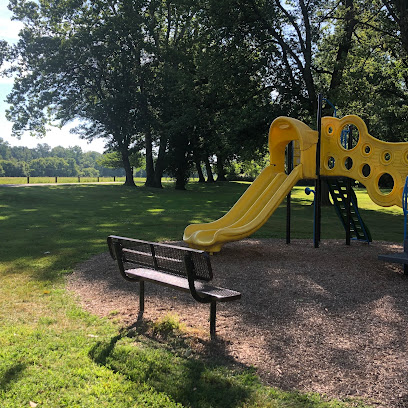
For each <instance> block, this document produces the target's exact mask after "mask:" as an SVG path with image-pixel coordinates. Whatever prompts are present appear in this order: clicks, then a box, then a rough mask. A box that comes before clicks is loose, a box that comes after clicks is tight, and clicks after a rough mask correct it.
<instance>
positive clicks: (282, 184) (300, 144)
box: [183, 116, 317, 252]
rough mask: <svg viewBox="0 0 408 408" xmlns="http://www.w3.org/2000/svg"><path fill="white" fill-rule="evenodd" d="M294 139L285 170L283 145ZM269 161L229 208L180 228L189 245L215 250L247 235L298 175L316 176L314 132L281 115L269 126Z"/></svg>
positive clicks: (208, 250) (293, 183) (254, 228)
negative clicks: (291, 164)
mask: <svg viewBox="0 0 408 408" xmlns="http://www.w3.org/2000/svg"><path fill="white" fill-rule="evenodd" d="M292 141H293V142H294V152H295V153H294V164H295V165H296V166H295V168H294V169H293V170H292V171H291V172H290V174H288V175H287V174H286V173H285V161H286V160H285V149H286V146H287V145H288V143H290V142H292ZM268 145H269V154H270V165H269V166H268V167H266V168H265V169H264V170H263V171H262V173H261V174H260V175H259V176H258V177H257V178H256V180H255V181H254V182H253V183H252V184H251V185H250V186H249V188H248V189H247V190H246V191H245V193H244V194H243V195H242V197H241V198H240V199H239V200H238V201H237V202H236V203H235V205H234V206H233V207H232V208H231V210H230V211H229V212H228V213H227V214H225V215H224V216H223V217H222V218H220V219H219V220H217V221H214V222H210V223H208V224H192V225H189V226H188V227H187V228H186V229H185V230H184V237H183V239H184V241H185V242H187V244H188V245H189V246H190V247H191V248H196V249H202V250H205V251H207V252H218V251H220V250H221V247H222V245H223V244H225V243H226V242H230V241H238V240H240V239H242V238H245V237H248V236H250V235H251V234H253V233H254V232H255V231H256V230H258V229H259V228H261V227H262V225H264V224H265V222H266V221H267V220H268V218H269V217H270V216H271V215H272V213H273V212H274V211H275V210H276V209H277V208H278V206H279V204H280V203H281V202H282V201H283V199H284V198H285V197H286V196H287V195H288V194H289V192H290V191H291V189H292V188H293V187H294V185H295V184H296V183H297V181H298V180H300V179H302V178H314V177H316V145H317V132H316V131H314V130H312V129H310V128H309V126H307V125H306V124H304V123H303V122H300V121H299V120H297V119H293V118H288V117H284V116H281V117H279V118H276V119H275V120H274V121H273V123H272V125H271V127H270V129H269V139H268Z"/></svg>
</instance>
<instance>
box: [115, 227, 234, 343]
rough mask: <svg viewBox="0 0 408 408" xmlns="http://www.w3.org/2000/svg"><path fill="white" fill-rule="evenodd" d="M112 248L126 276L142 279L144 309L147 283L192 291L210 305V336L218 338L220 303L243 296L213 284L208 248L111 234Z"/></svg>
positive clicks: (122, 273) (140, 297)
mask: <svg viewBox="0 0 408 408" xmlns="http://www.w3.org/2000/svg"><path fill="white" fill-rule="evenodd" d="M108 246H109V251H110V254H111V256H112V258H113V259H115V260H116V261H117V263H118V267H119V272H120V273H121V275H122V276H123V278H124V279H126V280H128V281H133V282H139V293H140V296H139V308H140V312H141V313H143V311H144V282H145V281H146V282H152V283H156V284H159V285H163V286H168V287H171V288H174V289H178V290H181V291H184V292H190V293H191V295H192V296H193V298H194V299H195V300H196V301H197V302H200V303H209V304H210V335H211V338H215V324H216V304H217V302H229V301H233V300H238V299H240V298H241V293H239V292H237V291H235V290H231V289H226V288H221V287H218V286H213V285H211V284H209V283H208V282H210V281H211V280H212V278H213V273H212V267H211V262H210V257H209V255H208V254H207V253H206V252H204V251H199V250H196V249H191V248H185V247H178V246H174V245H167V244H161V243H154V242H148V241H142V240H138V239H132V238H126V237H120V236H116V235H110V236H109V237H108Z"/></svg>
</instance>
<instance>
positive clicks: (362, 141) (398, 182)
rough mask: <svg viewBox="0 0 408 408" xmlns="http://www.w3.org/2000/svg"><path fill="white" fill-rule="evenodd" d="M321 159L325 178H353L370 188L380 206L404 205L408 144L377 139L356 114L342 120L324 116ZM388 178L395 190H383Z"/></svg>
mask: <svg viewBox="0 0 408 408" xmlns="http://www.w3.org/2000/svg"><path fill="white" fill-rule="evenodd" d="M350 132H351V135H352V136H350ZM320 158H321V161H320V174H321V175H322V176H334V177H338V176H344V177H350V178H352V179H355V180H358V181H359V182H360V183H362V184H364V185H365V186H366V188H367V193H368V194H369V196H370V198H371V199H372V200H373V201H374V202H375V203H376V204H378V205H380V206H382V207H389V206H391V205H398V206H399V207H401V206H402V191H403V189H404V184H405V178H406V177H407V175H408V143H388V142H383V141H381V140H378V139H376V138H374V137H373V136H371V135H370V134H369V133H368V131H367V126H366V124H365V123H364V121H363V120H362V119H361V118H359V117H358V116H355V115H349V116H345V117H344V118H342V119H338V118H333V117H324V118H322V139H321V156H320ZM384 178H388V179H389V180H391V178H392V182H393V188H392V190H391V191H389V190H384V189H382V188H381V187H380V184H382V183H381V182H380V179H384ZM392 182H391V184H392Z"/></svg>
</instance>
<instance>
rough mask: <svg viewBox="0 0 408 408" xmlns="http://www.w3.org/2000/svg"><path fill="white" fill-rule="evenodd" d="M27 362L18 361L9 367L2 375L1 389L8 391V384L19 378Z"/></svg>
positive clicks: (0, 380) (0, 379) (0, 377)
mask: <svg viewBox="0 0 408 408" xmlns="http://www.w3.org/2000/svg"><path fill="white" fill-rule="evenodd" d="M25 368H26V366H25V364H21V363H17V364H14V365H13V366H11V367H10V368H8V369H7V370H6V371H5V372H4V373H3V374H2V375H1V376H0V391H6V390H7V388H8V385H9V384H10V383H12V382H13V381H15V380H17V379H18V378H19V377H20V376H21V374H22V372H23V371H24V370H25Z"/></svg>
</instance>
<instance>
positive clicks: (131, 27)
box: [8, 0, 148, 185]
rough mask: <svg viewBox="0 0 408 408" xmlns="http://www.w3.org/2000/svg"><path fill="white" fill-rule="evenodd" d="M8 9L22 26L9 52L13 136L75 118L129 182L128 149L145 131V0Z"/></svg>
mask: <svg viewBox="0 0 408 408" xmlns="http://www.w3.org/2000/svg"><path fill="white" fill-rule="evenodd" d="M10 8H11V10H12V11H13V13H14V18H16V19H18V20H20V21H22V22H24V29H23V30H22V32H21V34H20V41H19V42H18V44H17V45H16V46H15V47H14V49H13V53H14V56H15V59H14V65H13V68H12V70H13V71H14V72H17V73H19V75H18V76H17V78H16V80H15V84H14V87H13V90H12V92H11V94H10V95H9V96H8V102H9V103H10V104H11V108H10V109H9V111H8V118H9V119H10V120H12V121H13V122H14V125H13V132H14V134H15V135H17V136H18V135H21V134H22V133H23V132H24V131H26V130H28V131H30V132H31V134H33V135H37V136H42V135H44V134H45V132H46V126H47V124H48V123H50V122H51V121H55V122H56V123H57V124H58V125H59V126H62V125H65V124H66V123H68V122H69V121H72V120H73V119H78V120H81V121H82V123H81V124H80V125H79V126H78V127H77V128H76V129H75V130H74V131H76V132H78V133H79V134H80V135H81V136H82V137H83V138H86V139H89V140H92V139H93V138H96V137H104V138H106V139H107V140H108V144H109V146H110V148H111V149H114V150H117V151H118V152H120V154H121V157H122V160H123V166H124V168H125V171H126V184H128V185H134V181H133V176H132V174H131V168H130V167H131V166H130V163H129V153H128V149H129V147H130V146H131V145H132V144H133V143H134V142H135V141H136V139H137V138H139V137H140V136H141V132H143V130H144V126H145V125H144V123H143V121H144V120H145V119H144V118H143V112H142V111H143V109H142V105H141V98H140V95H141V93H142V91H141V86H142V85H141V78H142V76H143V72H142V71H143V66H142V65H143V61H144V60H146V57H147V55H148V53H147V52H145V51H144V47H143V40H144V38H143V33H142V29H143V28H142V26H141V24H140V22H141V19H142V16H141V12H142V10H143V1H130V0H128V1H115V0H114V1H108V0H98V1H93V2H88V1H85V0H84V1H75V2H59V1H57V0H53V1H49V2H40V3H37V2H33V1H27V0H12V1H10Z"/></svg>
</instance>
